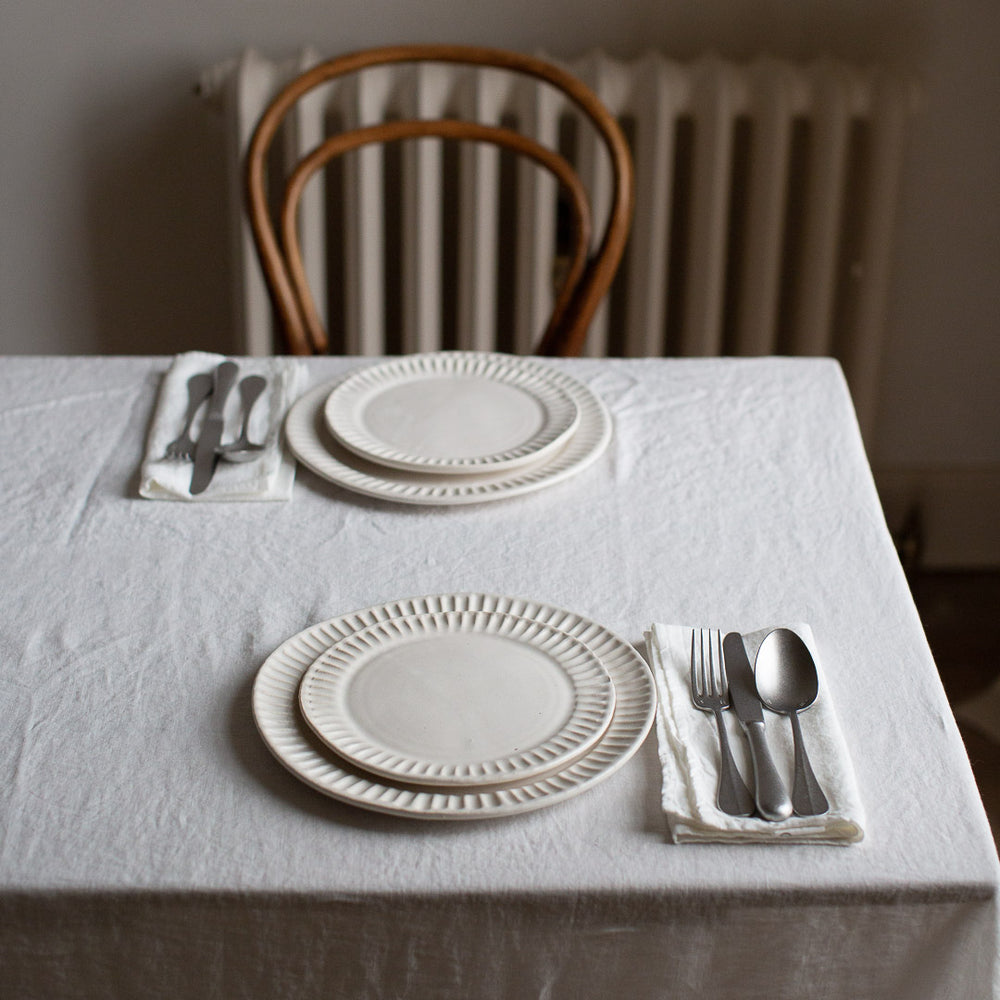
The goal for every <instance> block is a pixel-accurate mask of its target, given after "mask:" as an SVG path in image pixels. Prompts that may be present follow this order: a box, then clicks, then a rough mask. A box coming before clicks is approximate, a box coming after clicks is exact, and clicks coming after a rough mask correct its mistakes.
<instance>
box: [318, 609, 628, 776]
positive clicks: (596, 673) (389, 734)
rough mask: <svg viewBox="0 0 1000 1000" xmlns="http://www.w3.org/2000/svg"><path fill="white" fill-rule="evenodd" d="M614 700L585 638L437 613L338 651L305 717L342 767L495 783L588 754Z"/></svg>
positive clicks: (520, 621) (321, 674)
mask: <svg viewBox="0 0 1000 1000" xmlns="http://www.w3.org/2000/svg"><path fill="white" fill-rule="evenodd" d="M614 704H615V690H614V685H613V684H612V682H611V678H610V677H609V676H608V674H607V672H606V671H605V670H604V668H603V667H602V666H601V663H600V661H599V660H598V659H597V657H596V656H595V655H594V654H593V653H592V652H591V651H590V649H588V648H587V646H586V645H585V644H584V643H583V642H581V641H580V640H579V639H575V638H573V637H572V636H570V635H567V634H566V633H565V632H563V631H561V630H560V629H557V628H553V627H552V626H551V625H546V624H543V623H541V622H536V621H533V620H531V619H529V618H520V617H518V616H516V615H511V614H508V613H505V612H499V611H479V610H475V611H473V610H469V611H435V612H427V613H424V614H419V615H409V616H407V617H404V618H393V619H391V620H389V621H385V622H379V623H378V624H377V625H372V626H371V627H370V628H367V629H363V630H361V631H360V632H355V633H353V634H352V635H351V636H349V637H348V638H346V639H342V640H341V641H340V642H338V643H337V644H336V645H334V646H332V647H331V648H330V649H328V650H327V651H326V652H325V653H324V654H323V655H322V656H320V657H319V658H318V659H317V660H316V661H315V662H314V663H313V665H312V666H311V667H310V668H309V669H308V670H307V671H306V673H305V676H304V677H303V678H302V681H301V683H300V685H299V708H300V709H301V711H302V715H303V716H304V717H305V720H306V722H308V723H309V725H310V726H311V727H312V728H313V731H314V732H315V733H316V735H317V736H319V738H320V739H321V740H322V741H323V742H324V743H326V744H327V745H328V746H329V747H330V748H331V749H333V750H335V751H336V752H337V753H338V754H339V755H340V756H341V757H343V758H345V759H346V760H348V761H351V762H352V763H354V764H357V765H358V766H359V767H362V768H364V769H365V770H367V771H370V772H372V773H374V774H378V775H382V776H383V777H387V778H390V779H393V780H398V781H404V782H408V783H418V784H422V785H440V786H444V787H453V786H464V787H468V786H472V785H497V784H503V783H507V782H510V781H514V780H517V781H525V780H527V779H528V778H531V777H535V776H537V775H539V774H543V773H545V772H546V771H552V770H554V769H556V768H557V767H561V766H565V765H566V764H567V763H569V762H571V761H572V760H574V759H576V758H577V757H580V756H582V755H583V754H584V753H586V752H587V751H588V750H589V749H590V748H591V747H592V746H593V745H594V744H595V743H596V742H597V741H598V740H599V739H600V738H601V736H602V735H603V734H604V732H605V730H606V729H607V728H608V725H609V723H610V722H611V716H612V712H613V710H614Z"/></svg>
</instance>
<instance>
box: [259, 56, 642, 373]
mask: <svg viewBox="0 0 1000 1000" xmlns="http://www.w3.org/2000/svg"><path fill="white" fill-rule="evenodd" d="M403 62H445V63H461V64H470V65H478V66H491V67H495V68H498V69H506V70H511V71H515V72H520V73H523V74H526V75H528V76H532V77H535V78H537V79H540V80H544V81H546V82H548V83H549V84H551V85H552V86H554V87H556V88H557V89H558V90H560V91H561V92H562V93H564V94H565V95H567V96H568V97H569V98H570V99H571V100H572V101H573V103H574V104H575V105H576V106H577V107H579V108H580V109H581V110H582V111H583V112H584V114H585V115H586V116H587V117H588V118H589V120H590V121H591V122H592V123H593V125H594V127H595V128H596V130H597V133H598V135H599V136H600V137H601V139H602V141H603V142H604V144H605V146H606V148H607V150H608V153H609V155H610V159H611V168H612V197H611V207H610V211H609V213H608V219H607V223H606V225H605V227H604V231H603V233H602V235H601V239H600V242H599V244H598V246H597V248H596V250H595V251H594V252H593V253H591V252H590V242H591V221H590V208H589V202H588V199H587V195H586V192H585V191H584V189H583V187H582V184H581V182H580V179H579V177H578V176H577V175H576V173H575V171H574V170H573V168H572V167H571V166H570V164H569V163H568V162H567V161H566V160H565V159H564V158H563V157H562V156H560V155H559V154H558V153H555V152H553V151H552V150H549V149H547V148H546V147H544V146H541V145H540V144H538V143H537V142H535V141H534V140H532V139H529V138H528V137H526V136H523V135H521V134H519V133H517V132H515V131H513V130H511V129H506V128H500V127H496V126H487V125H482V124H479V123H476V122H470V121H460V120H455V119H446V120H422V121H402V122H398V121H397V122H386V123H383V124H379V125H371V126H366V127H364V128H360V129H355V130H353V131H347V132H343V133H341V134H339V135H336V136H333V137H331V138H330V139H327V140H326V141H325V142H324V143H322V144H321V145H319V146H318V147H316V148H315V149H314V150H313V151H312V152H310V153H309V154H307V155H306V156H305V157H304V158H303V159H302V160H301V161H300V162H299V163H298V165H297V166H296V167H295V169H294V171H293V172H292V173H291V175H290V176H289V178H288V181H287V183H286V186H285V191H284V198H283V201H282V206H281V218H280V226H281V235H280V242H279V236H278V233H277V232H276V229H275V225H274V222H273V221H272V218H271V212H270V208H269V204H268V197H267V176H266V165H267V159H268V151H269V149H270V147H271V144H272V142H273V140H274V137H275V135H276V134H277V132H278V129H279V127H280V125H281V122H282V121H283V120H284V118H285V116H286V114H287V113H288V111H289V110H290V109H291V107H292V106H293V105H294V104H295V103H296V101H298V100H299V99H301V98H302V97H303V96H304V95H305V94H306V93H308V92H309V91H310V90H313V89H314V88H316V87H318V86H319V85H321V84H323V83H325V82H327V81H329V80H332V79H334V78H336V77H340V76H344V75H346V74H349V73H353V72H357V71H358V70H362V69H365V68H367V67H371V66H383V65H387V64H391V63H403ZM424 136H433V137H438V138H446V139H458V140H471V141H476V142H487V143H492V144H494V145H497V146H501V147H503V148H506V149H509V150H512V151H514V152H516V153H518V154H521V155H524V156H527V157H529V158H530V159H532V160H533V161H534V162H535V163H536V164H538V165H539V166H540V167H542V168H544V169H546V170H548V171H549V172H550V173H551V174H553V175H554V176H555V177H556V179H557V181H558V182H559V184H560V186H561V187H562V189H563V190H564V191H565V192H567V194H568V195H569V204H570V208H571V215H572V237H573V253H572V256H571V262H570V267H569V269H568V274H567V277H566V279H565V280H564V282H563V284H562V287H561V289H560V292H559V295H558V296H557V300H556V304H555V307H554V309H553V312H552V315H551V318H550V320H549V322H548V325H547V326H546V329H545V332H544V334H543V335H542V338H541V341H540V342H539V345H538V348H537V353H538V354H543V355H563V356H574V355H577V354H579V353H580V352H581V350H582V348H583V344H584V341H585V338H586V334H587V328H588V326H589V324H590V321H591V319H592V317H593V315H594V312H595V311H596V309H597V307H598V305H599V304H600V302H601V300H602V299H603V297H604V296H605V294H606V293H607V291H608V289H609V287H610V285H611V282H612V280H613V278H614V276H615V272H616V271H617V269H618V265H619V263H620V261H621V257H622V253H623V252H624V249H625V243H626V241H627V239H628V232H629V228H630V226H631V221H632V212H633V199H634V193H633V171H632V159H631V155H630V153H629V149H628V144H627V142H626V140H625V137H624V135H623V133H622V131H621V129H620V128H619V126H618V123H617V122H616V121H615V119H614V118H613V117H612V116H611V114H610V112H609V111H608V110H607V109H606V108H605V106H604V105H603V104H602V103H601V101H600V100H599V99H598V98H597V96H596V95H595V94H594V93H593V91H591V90H590V88H588V87H587V86H586V85H585V84H584V83H582V82H581V81H580V80H579V79H578V78H576V77H575V76H573V75H572V74H570V73H568V72H566V71H565V70H562V69H561V68H559V67H558V66H555V65H553V64H551V63H548V62H546V61H544V60H542V59H538V58H536V57H533V56H526V55H521V54H519V53H514V52H507V51H504V50H500V49H489V48H480V47H468V46H454V45H403V46H395V47H390V48H379V49H369V50H366V51H362V52H356V53H353V54H350V55H345V56H342V57H339V58H336V59H332V60H329V61H327V62H323V63H320V64H318V65H317V66H314V67H313V68H312V69H310V70H307V71H306V72H305V73H303V74H301V75H300V76H298V77H297V78H296V79H295V80H293V81H292V82H291V83H290V84H288V85H287V86H286V87H285V88H284V89H283V90H282V91H281V92H280V93H279V94H278V95H277V97H275V99H274V100H273V101H272V102H271V104H270V105H269V106H268V107H267V109H266V110H265V112H264V114H263V115H262V116H261V119H260V121H259V122H258V124H257V128H256V130H255V132H254V135H253V137H252V139H251V141H250V146H249V148H248V151H247V158H246V184H247V204H248V212H249V216H250V223H251V228H252V231H253V235H254V240H255V243H256V246H257V251H258V255H259V257H260V261H261V266H262V269H263V271H264V276H265V279H266V281H267V285H268V288H269V290H270V293H271V296H272V299H273V300H274V304H275V306H276V309H277V312H278V315H279V317H280V320H281V323H282V326H283V329H284V334H285V337H286V340H287V344H288V348H289V350H290V351H291V352H292V353H293V354H311V353H314V352H323V351H325V350H326V349H327V346H328V339H327V333H326V330H325V328H324V327H323V323H322V321H321V320H320V318H319V315H318V312H317V310H316V307H315V302H314V300H313V297H312V295H311V293H310V291H309V287H308V282H307V281H306V276H305V271H304V268H303V266H302V256H301V251H300V248H299V240H298V234H297V227H296V215H297V211H298V205H299V201H300V198H301V195H302V191H303V189H304V186H305V184H306V182H307V181H308V179H309V178H310V177H311V176H312V175H313V174H314V173H315V172H316V171H317V170H319V169H320V168H321V167H323V166H324V165H325V164H326V163H328V162H329V161H330V160H331V159H333V158H334V157H336V156H339V155H341V154H342V153H345V152H347V151H348V150H352V149H357V148H359V147H360V146H364V145H368V144H371V143H376V142H396V141H400V140H402V139H408V138H415V137H424Z"/></svg>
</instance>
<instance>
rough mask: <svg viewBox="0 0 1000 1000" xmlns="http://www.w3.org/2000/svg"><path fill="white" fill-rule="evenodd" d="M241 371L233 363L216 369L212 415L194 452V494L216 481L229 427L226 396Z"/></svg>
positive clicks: (206, 421) (192, 490)
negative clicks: (223, 436)
mask: <svg viewBox="0 0 1000 1000" xmlns="http://www.w3.org/2000/svg"><path fill="white" fill-rule="evenodd" d="M238 373H239V368H238V367H237V365H236V364H235V362H233V361H223V362H222V364H221V365H219V367H218V368H216V369H215V384H214V386H213V387H212V395H211V396H210V397H209V400H208V412H207V413H206V414H205V422H204V423H203V424H202V425H201V434H200V435H199V436H198V444H197V445H196V446H195V450H194V472H193V473H192V474H191V494H192V496H193V495H195V494H198V493H203V492H204V491H205V488H206V487H207V486H208V484H209V483H210V482H211V481H212V476H213V474H214V473H215V463H216V461H217V460H218V454H217V451H216V450H217V449H218V447H219V443H220V442H221V441H222V431H223V426H224V424H225V420H224V418H223V413H224V412H225V408H226V397H227V396H228V395H229V390H230V389H232V387H233V385H234V384H235V382H236V376H237V374H238Z"/></svg>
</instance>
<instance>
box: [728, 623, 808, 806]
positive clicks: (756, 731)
mask: <svg viewBox="0 0 1000 1000" xmlns="http://www.w3.org/2000/svg"><path fill="white" fill-rule="evenodd" d="M722 655H723V656H724V657H725V660H726V676H727V677H728V678H729V701H730V704H731V705H732V707H733V711H734V712H735V713H736V717H737V718H738V719H739V720H740V724H741V725H742V726H743V730H744V732H745V733H746V734H747V740H748V741H749V743H750V756H751V757H752V758H753V772H754V800H755V801H756V803H757V811H758V812H759V813H760V814H761V816H763V817H764V818H765V819H769V820H780V819H787V818H788V817H789V816H791V815H792V800H791V799H790V798H789V797H788V792H787V791H786V789H785V785H784V782H783V781H782V780H781V775H780V774H778V769H777V768H776V767H775V766H774V760H773V759H772V757H771V752H770V750H768V748H767V740H766V738H765V736H764V709H763V707H762V706H761V703H760V699H759V698H758V697H757V685H756V684H755V683H754V679H753V668H752V667H751V666H750V660H749V659H748V658H747V651H746V649H745V648H744V646H743V637H742V636H741V635H740V634H739V632H730V633H729V634H728V635H727V636H726V638H725V639H724V640H723V643H722Z"/></svg>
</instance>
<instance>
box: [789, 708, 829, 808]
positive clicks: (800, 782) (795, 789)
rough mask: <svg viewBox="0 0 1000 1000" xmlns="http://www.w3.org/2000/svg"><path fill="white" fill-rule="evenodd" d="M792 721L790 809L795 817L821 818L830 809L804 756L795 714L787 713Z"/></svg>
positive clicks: (803, 742)
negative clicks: (793, 741) (793, 751)
mask: <svg viewBox="0 0 1000 1000" xmlns="http://www.w3.org/2000/svg"><path fill="white" fill-rule="evenodd" d="M789 715H790V717H791V720H792V736H793V737H794V739H795V779H794V782H793V784H792V808H793V809H794V810H795V815H796V816H822V815H823V813H825V812H826V811H827V810H828V809H829V808H830V803H829V802H827V800H826V796H825V795H824V794H823V789H822V788H820V785H819V782H818V781H817V780H816V775H815V774H813V769H812V765H811V764H810V763H809V757H808V755H807V754H806V745H805V741H804V740H803V739H802V727H801V726H800V725H799V716H798V713H797V712H791V713H789Z"/></svg>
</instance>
